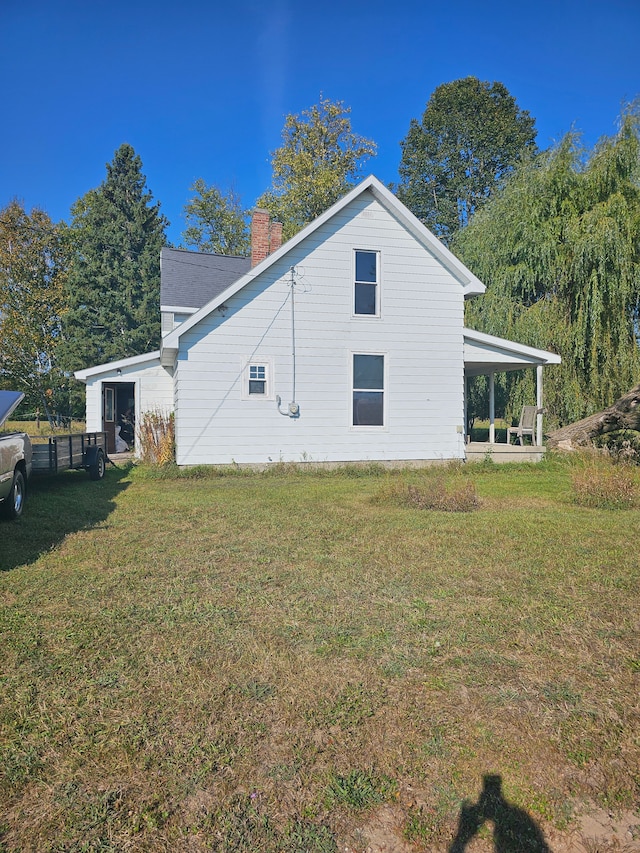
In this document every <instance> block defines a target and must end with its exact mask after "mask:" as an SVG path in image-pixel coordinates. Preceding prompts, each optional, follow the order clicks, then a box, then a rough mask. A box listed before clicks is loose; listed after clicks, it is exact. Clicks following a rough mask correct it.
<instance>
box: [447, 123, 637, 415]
mask: <svg viewBox="0 0 640 853" xmlns="http://www.w3.org/2000/svg"><path fill="white" fill-rule="evenodd" d="M639 128H640V125H639V120H638V115H637V112H636V111H635V110H634V109H629V110H627V111H626V112H625V114H624V115H623V116H622V119H621V124H620V130H619V132H618V133H617V134H616V135H615V136H613V137H606V138H603V139H602V140H601V141H600V142H599V143H598V145H597V146H596V147H595V149H594V150H593V151H592V152H590V153H585V152H584V151H583V150H582V149H581V147H580V146H579V140H578V138H577V136H576V135H575V134H568V135H567V136H566V137H565V139H564V140H563V141H562V142H561V144H560V145H559V146H558V147H557V148H555V149H554V150H552V151H550V152H546V153H543V154H541V155H539V156H538V158H537V159H536V160H535V161H533V162H530V163H526V164H524V165H523V166H522V167H521V168H520V169H519V170H518V172H517V173H516V174H515V175H514V176H513V177H512V178H511V179H510V180H509V181H508V183H507V184H506V186H505V188H504V190H503V191H502V192H501V193H500V194H499V195H497V196H496V197H494V198H493V199H492V200H491V201H490V202H489V203H488V204H487V205H486V206H485V207H484V208H483V209H482V210H481V211H480V212H479V213H477V214H476V215H475V216H474V217H473V219H472V221H471V223H470V224H469V225H468V226H467V227H466V228H464V229H462V230H461V231H459V232H458V234H457V235H456V238H455V240H454V243H453V247H452V248H453V251H454V252H455V253H456V254H457V255H458V256H459V257H461V258H462V260H464V262H465V263H466V264H467V265H468V266H469V268H470V269H472V270H473V271H474V273H475V274H476V275H477V276H478V277H479V278H480V279H481V280H483V281H484V282H485V284H487V293H486V295H485V296H484V297H483V298H482V299H478V300H472V301H471V302H470V303H469V304H468V305H467V317H466V319H467V324H468V325H469V326H471V327H473V328H476V329H478V330H480V331H484V332H488V333H490V334H496V335H500V336H503V337H513V338H514V339H515V340H519V341H522V342H523V343H526V344H530V345H531V346H535V347H540V348H542V349H550V350H553V351H554V352H558V353H559V354H560V355H561V356H562V360H563V363H562V365H561V366H560V367H558V368H554V369H553V370H552V371H549V372H548V374H549V375H548V377H547V378H546V380H545V399H546V405H547V407H548V408H549V410H550V413H551V414H552V416H553V418H552V420H555V422H556V423H560V424H564V423H570V422H572V421H575V420H578V419H579V418H582V417H584V416H586V415H590V414H591V413H593V412H596V411H599V410H600V409H604V408H605V407H606V406H609V405H611V404H612V403H613V402H614V400H616V399H617V398H618V397H620V396H621V395H622V394H623V393H624V392H625V391H627V390H628V389H629V388H630V387H632V386H633V385H635V384H636V383H637V382H638V380H639V378H640V350H639V348H638V330H639V321H640V314H639V310H640V131H639ZM530 373H531V372H530V371H529V372H526V371H525V374H524V375H523V376H521V375H519V374H507V378H506V379H505V382H506V387H507V391H508V394H509V400H510V404H509V409H510V412H511V413H512V414H513V413H515V412H517V411H519V407H520V405H521V404H522V403H524V402H531V399H533V398H534V395H535V392H534V389H533V386H532V382H533V378H532V376H531V375H530Z"/></svg>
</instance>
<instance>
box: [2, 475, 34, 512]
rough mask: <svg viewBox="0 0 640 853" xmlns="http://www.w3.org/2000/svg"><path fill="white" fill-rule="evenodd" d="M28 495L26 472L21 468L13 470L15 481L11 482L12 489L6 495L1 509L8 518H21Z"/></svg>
mask: <svg viewBox="0 0 640 853" xmlns="http://www.w3.org/2000/svg"><path fill="white" fill-rule="evenodd" d="M26 496H27V489H26V484H25V480H24V474H23V473H22V471H20V469H19V468H16V470H15V471H14V472H13V482H12V483H11V491H10V492H9V494H8V495H7V497H6V500H5V502H4V503H3V504H2V505H1V506H0V510H2V513H3V515H4V516H6V518H12V519H13V518H20V516H21V515H22V510H23V509H24V501H25V498H26Z"/></svg>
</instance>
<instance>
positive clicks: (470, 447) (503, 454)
mask: <svg viewBox="0 0 640 853" xmlns="http://www.w3.org/2000/svg"><path fill="white" fill-rule="evenodd" d="M546 451H547V448H546V447H532V446H531V445H529V444H525V445H524V447H521V446H520V445H519V444H498V443H495V442H494V443H493V444H491V443H490V442H488V441H471V442H470V443H469V444H467V445H466V446H465V453H466V457H467V462H482V461H483V459H485V458H486V457H487V456H489V457H490V458H491V460H492V461H493V462H540V460H542V459H544V454H545V453H546Z"/></svg>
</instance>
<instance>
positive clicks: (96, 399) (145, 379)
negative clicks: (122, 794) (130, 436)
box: [86, 359, 173, 432]
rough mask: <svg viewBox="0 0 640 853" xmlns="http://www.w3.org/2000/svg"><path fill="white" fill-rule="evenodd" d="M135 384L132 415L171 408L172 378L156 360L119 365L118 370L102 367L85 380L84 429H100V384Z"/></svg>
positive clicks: (171, 409) (89, 430) (164, 410)
mask: <svg viewBox="0 0 640 853" xmlns="http://www.w3.org/2000/svg"><path fill="white" fill-rule="evenodd" d="M105 382H108V383H110V384H111V383H118V382H126V383H131V382H133V383H135V410H136V418H137V419H138V420H139V418H140V415H141V414H142V413H144V412H148V411H155V410H157V411H161V412H166V413H167V414H169V413H170V412H172V411H173V378H172V376H171V375H170V374H169V373H167V371H166V370H165V369H164V368H163V367H161V366H160V361H159V359H154V360H153V361H149V362H145V363H143V364H138V365H132V366H130V367H126V366H125V367H122V368H121V372H120V373H117V372H116V371H115V370H105V372H103V373H99V374H97V375H95V376H93V377H91V379H89V380H88V381H87V395H86V402H87V411H86V419H87V431H88V432H98V431H100V430H101V429H102V385H103V383H105Z"/></svg>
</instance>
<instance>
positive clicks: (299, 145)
mask: <svg viewBox="0 0 640 853" xmlns="http://www.w3.org/2000/svg"><path fill="white" fill-rule="evenodd" d="M350 114H351V109H350V107H345V105H344V103H343V102H342V101H330V100H329V99H328V98H322V97H321V98H320V103H319V104H315V105H314V106H312V107H311V108H310V109H308V110H303V111H302V113H301V114H300V115H288V116H287V118H286V120H285V124H284V128H283V131H282V145H281V147H280V148H278V149H276V151H274V152H273V159H272V161H271V163H272V168H273V178H272V186H271V189H269V190H267V192H266V193H264V195H263V196H262V197H261V198H259V199H258V202H257V204H258V206H259V207H263V208H265V209H266V210H268V211H269V212H270V213H271V215H272V218H273V219H276V220H278V221H280V222H282V223H283V235H284V238H285V239H288V238H289V237H292V236H293V235H294V234H295V233H296V232H298V231H299V230H300V229H301V228H303V227H304V226H305V225H306V224H307V223H309V222H311V221H312V220H313V219H315V218H316V217H317V216H319V215H320V214H321V213H323V212H324V211H325V210H327V208H329V207H331V205H332V204H334V202H336V201H338V199H340V198H341V197H342V196H343V195H344V194H345V193H346V192H347V191H348V190H349V189H351V187H353V186H354V185H355V183H356V182H357V180H358V178H360V177H361V176H362V173H361V170H362V166H363V164H364V163H365V162H366V161H367V160H368V159H369V157H372V156H374V155H375V153H376V150H377V148H376V144H375V142H373V141H372V140H370V139H366V138H365V137H363V136H360V135H359V134H357V133H354V132H353V131H352V129H351V118H350Z"/></svg>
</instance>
